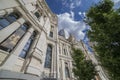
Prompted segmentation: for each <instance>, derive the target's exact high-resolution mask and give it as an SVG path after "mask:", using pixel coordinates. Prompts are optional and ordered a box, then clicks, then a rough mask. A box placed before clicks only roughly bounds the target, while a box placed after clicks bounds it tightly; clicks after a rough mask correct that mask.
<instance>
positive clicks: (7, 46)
mask: <svg viewBox="0 0 120 80" xmlns="http://www.w3.org/2000/svg"><path fill="white" fill-rule="evenodd" d="M22 27H24V26H22ZM22 27H20V28H19V29H17V30H16V31H15V32H14V33H13V34H12V35H11V36H10V37H9V38H7V39H6V40H5V41H4V42H3V43H2V44H1V45H0V46H1V47H2V49H3V50H5V51H8V52H10V51H11V50H12V49H13V48H14V47H15V45H16V44H17V43H18V41H19V40H20V39H21V38H22V36H23V35H24V34H25V31H24V30H22Z"/></svg>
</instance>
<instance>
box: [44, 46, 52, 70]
mask: <svg viewBox="0 0 120 80" xmlns="http://www.w3.org/2000/svg"><path fill="white" fill-rule="evenodd" d="M51 61H52V46H51V45H49V44H48V47H47V51H46V58H45V65H44V67H45V68H51Z"/></svg>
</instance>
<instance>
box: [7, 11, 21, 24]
mask: <svg viewBox="0 0 120 80" xmlns="http://www.w3.org/2000/svg"><path fill="white" fill-rule="evenodd" d="M6 18H7V19H8V21H9V22H10V23H12V22H14V21H16V20H17V19H18V18H19V15H18V14H16V13H11V14H10V15H8V16H7V17H6Z"/></svg>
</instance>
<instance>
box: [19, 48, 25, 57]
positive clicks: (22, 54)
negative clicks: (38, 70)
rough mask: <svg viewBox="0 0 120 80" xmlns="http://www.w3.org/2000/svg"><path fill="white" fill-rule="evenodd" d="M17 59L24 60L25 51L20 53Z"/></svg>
mask: <svg viewBox="0 0 120 80" xmlns="http://www.w3.org/2000/svg"><path fill="white" fill-rule="evenodd" d="M19 57H21V58H25V57H26V51H24V50H23V51H22V52H21V53H20V55H19Z"/></svg>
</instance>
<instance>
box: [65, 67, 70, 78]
mask: <svg viewBox="0 0 120 80" xmlns="http://www.w3.org/2000/svg"><path fill="white" fill-rule="evenodd" d="M65 75H66V77H67V78H69V77H70V73H69V69H68V67H65Z"/></svg>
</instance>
